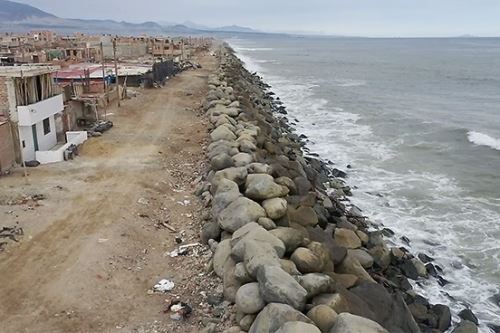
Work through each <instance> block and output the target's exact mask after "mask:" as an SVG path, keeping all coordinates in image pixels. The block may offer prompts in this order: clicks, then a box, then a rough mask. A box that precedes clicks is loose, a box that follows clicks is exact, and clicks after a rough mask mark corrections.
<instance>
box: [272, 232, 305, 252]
mask: <svg viewBox="0 0 500 333" xmlns="http://www.w3.org/2000/svg"><path fill="white" fill-rule="evenodd" d="M269 232H270V233H271V234H273V235H274V236H276V237H278V238H279V239H281V241H282V242H283V244H285V248H286V252H287V253H292V252H293V251H295V249H297V248H298V247H299V246H301V245H302V243H303V241H304V237H303V236H302V233H301V232H300V231H298V230H297V229H294V228H288V227H278V228H276V229H273V230H271V231H269Z"/></svg>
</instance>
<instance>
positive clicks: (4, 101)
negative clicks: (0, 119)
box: [0, 77, 9, 117]
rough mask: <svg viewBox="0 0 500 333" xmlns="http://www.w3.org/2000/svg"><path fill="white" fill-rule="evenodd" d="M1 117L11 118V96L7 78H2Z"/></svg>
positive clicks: (0, 94) (0, 90)
mask: <svg viewBox="0 0 500 333" xmlns="http://www.w3.org/2000/svg"><path fill="white" fill-rule="evenodd" d="M0 115H4V116H6V117H8V116H9V94H8V92H7V84H6V78H5V77H0Z"/></svg>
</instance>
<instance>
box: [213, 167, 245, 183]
mask: <svg viewBox="0 0 500 333" xmlns="http://www.w3.org/2000/svg"><path fill="white" fill-rule="evenodd" d="M247 175H248V171H247V169H246V168H245V167H239V168H235V167H233V168H227V169H223V170H219V171H217V172H216V173H215V175H214V177H213V179H212V185H213V186H217V184H218V183H219V182H220V180H221V179H229V180H232V181H233V182H235V183H236V184H238V185H242V184H243V183H245V180H246V179H247Z"/></svg>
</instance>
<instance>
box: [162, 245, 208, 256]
mask: <svg viewBox="0 0 500 333" xmlns="http://www.w3.org/2000/svg"><path fill="white" fill-rule="evenodd" d="M199 246H202V245H201V244H200V243H191V244H186V245H181V246H179V247H178V248H177V249H175V250H173V251H171V252H167V253H166V254H168V255H169V256H170V257H171V258H175V257H178V256H185V255H187V254H188V253H189V249H191V248H192V249H193V255H194V256H198V251H197V250H196V248H197V247H199Z"/></svg>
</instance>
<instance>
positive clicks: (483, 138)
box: [467, 131, 500, 150]
mask: <svg viewBox="0 0 500 333" xmlns="http://www.w3.org/2000/svg"><path fill="white" fill-rule="evenodd" d="M467 137H468V139H469V141H470V142H472V143H473V144H475V145H478V146H487V147H490V148H493V149H496V150H500V139H495V138H492V137H491V136H489V135H488V134H484V133H481V132H474V131H470V132H469V133H467Z"/></svg>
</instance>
